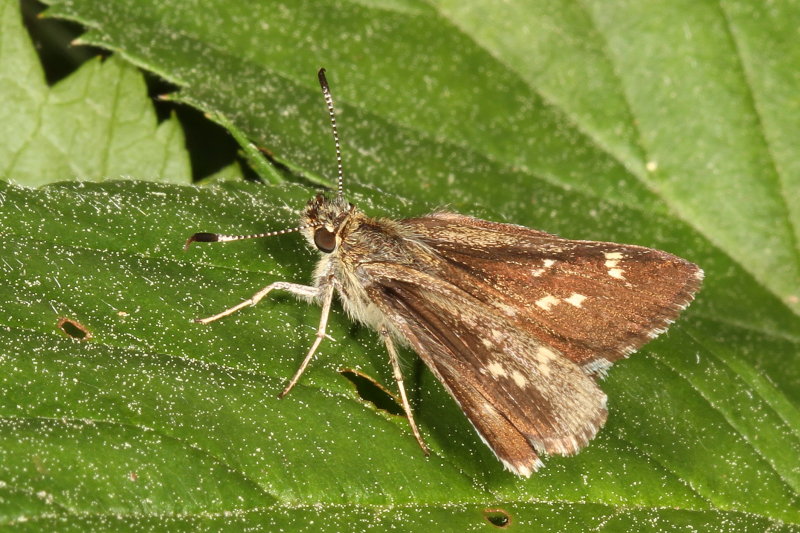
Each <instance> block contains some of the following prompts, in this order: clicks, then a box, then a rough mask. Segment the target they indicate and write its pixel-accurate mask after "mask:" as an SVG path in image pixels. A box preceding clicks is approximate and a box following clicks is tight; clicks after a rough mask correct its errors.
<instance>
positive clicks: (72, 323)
mask: <svg viewBox="0 0 800 533" xmlns="http://www.w3.org/2000/svg"><path fill="white" fill-rule="evenodd" d="M58 329H60V330H61V331H63V332H64V333H65V334H66V335H67V337H71V338H73V339H77V340H79V341H85V340H88V339H91V338H92V333H91V332H90V331H89V330H88V329H87V328H86V326H84V325H83V324H81V323H80V322H78V321H77V320H72V319H71V318H66V317H62V318H59V319H58Z"/></svg>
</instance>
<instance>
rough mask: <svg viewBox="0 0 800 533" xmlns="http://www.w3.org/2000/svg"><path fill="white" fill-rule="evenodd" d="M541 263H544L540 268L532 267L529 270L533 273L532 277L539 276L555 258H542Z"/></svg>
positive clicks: (553, 262) (553, 263)
mask: <svg viewBox="0 0 800 533" xmlns="http://www.w3.org/2000/svg"><path fill="white" fill-rule="evenodd" d="M542 264H543V265H544V266H543V267H542V268H534V269H533V270H531V274H532V275H533V277H535V278H538V277H539V276H541V275H542V274H544V273H545V271H546V270H547V269H548V268H550V267H551V266H553V265H555V264H556V260H555V259H544V260H542Z"/></svg>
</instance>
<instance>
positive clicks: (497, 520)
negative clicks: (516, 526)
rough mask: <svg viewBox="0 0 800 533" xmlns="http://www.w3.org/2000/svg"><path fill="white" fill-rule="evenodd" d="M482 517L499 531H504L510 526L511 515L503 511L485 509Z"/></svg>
mask: <svg viewBox="0 0 800 533" xmlns="http://www.w3.org/2000/svg"><path fill="white" fill-rule="evenodd" d="M483 517H484V518H485V519H486V521H487V522H489V523H490V524H492V525H493V526H494V527H496V528H499V529H505V528H507V527H508V526H510V525H511V515H510V514H508V511H505V510H504V509H486V510H484V511H483Z"/></svg>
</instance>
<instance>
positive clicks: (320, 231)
mask: <svg viewBox="0 0 800 533" xmlns="http://www.w3.org/2000/svg"><path fill="white" fill-rule="evenodd" d="M314 244H316V245H317V248H319V250H320V251H321V252H325V253H326V254H329V253H331V252H332V251H334V250H335V249H336V234H335V233H334V232H332V231H328V230H327V229H325V228H317V230H316V231H314Z"/></svg>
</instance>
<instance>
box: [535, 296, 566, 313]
mask: <svg viewBox="0 0 800 533" xmlns="http://www.w3.org/2000/svg"><path fill="white" fill-rule="evenodd" d="M560 301H561V300H559V299H558V298H556V297H555V296H553V295H552V294H548V295H547V296H544V297H542V298H539V299H538V300H536V305H538V306H539V307H541V308H542V309H544V310H545V311H549V310H550V308H551V307H553V306H554V305H556V304H557V303H558V302H560Z"/></svg>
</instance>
